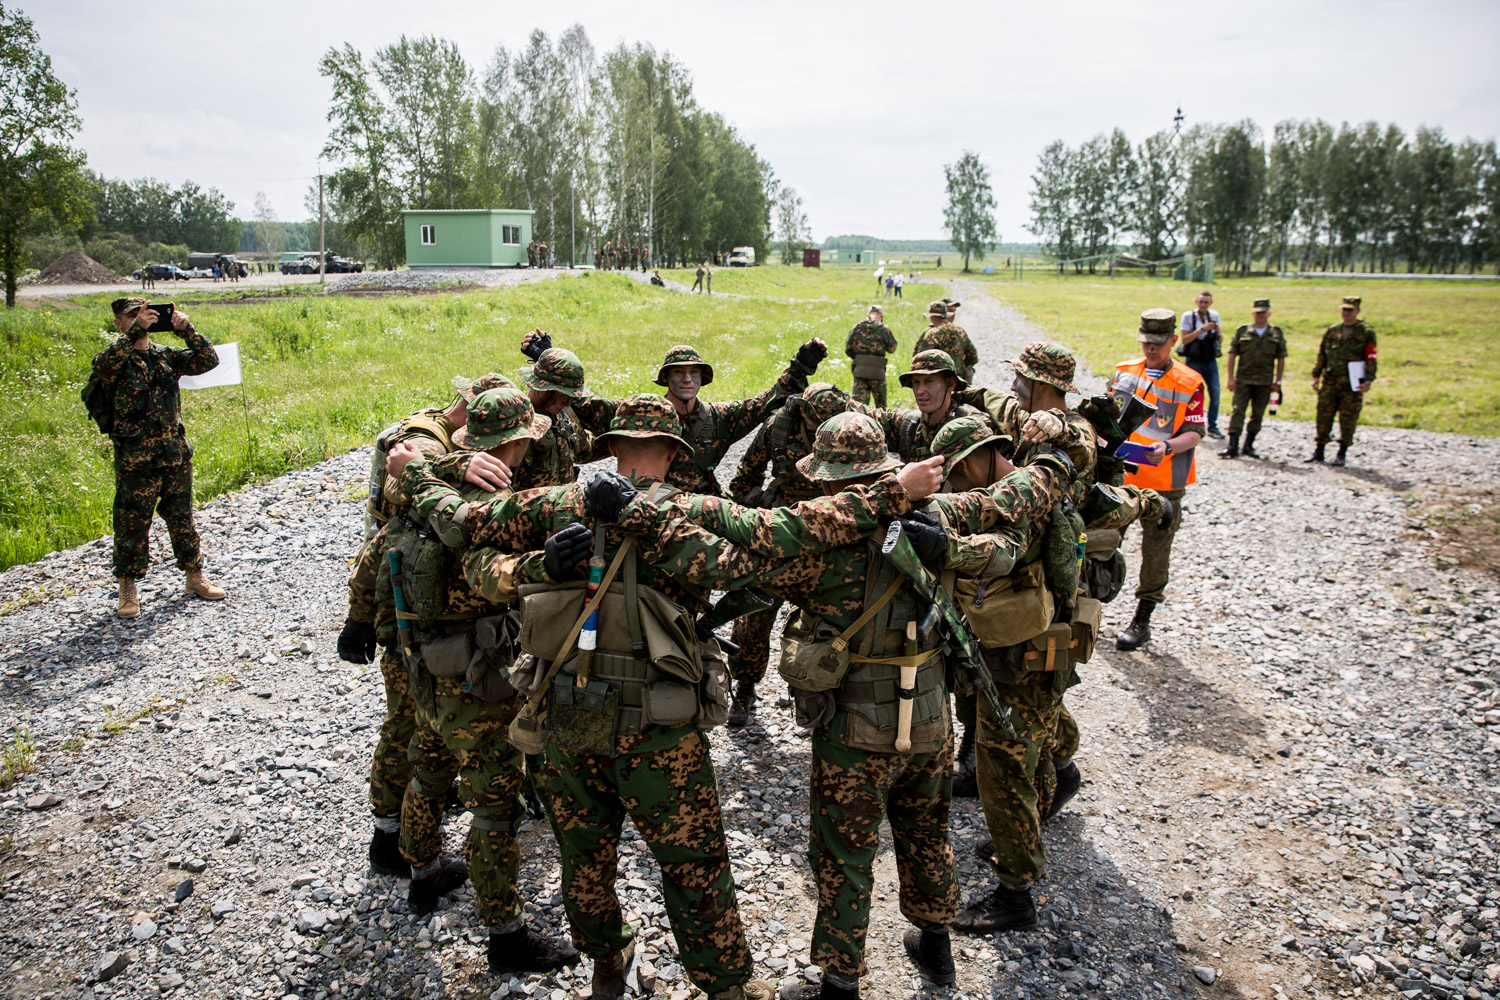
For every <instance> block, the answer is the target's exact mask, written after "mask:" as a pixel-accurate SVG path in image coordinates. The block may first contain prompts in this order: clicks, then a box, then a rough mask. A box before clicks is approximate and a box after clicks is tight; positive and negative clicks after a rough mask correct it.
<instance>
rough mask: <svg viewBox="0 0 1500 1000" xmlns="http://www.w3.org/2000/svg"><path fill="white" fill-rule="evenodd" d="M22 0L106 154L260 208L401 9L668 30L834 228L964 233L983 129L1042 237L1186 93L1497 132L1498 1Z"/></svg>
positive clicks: (613, 39)
mask: <svg viewBox="0 0 1500 1000" xmlns="http://www.w3.org/2000/svg"><path fill="white" fill-rule="evenodd" d="M16 6H19V7H20V8H21V9H22V10H23V11H25V12H26V13H27V14H28V15H29V16H30V17H31V18H32V19H33V20H34V21H35V23H36V26H37V29H38V31H39V32H40V33H41V40H42V47H43V50H44V51H46V52H47V53H48V54H49V55H51V56H52V59H53V65H54V68H55V71H56V72H57V73H58V74H59V75H60V76H61V77H62V79H63V80H65V81H66V82H67V83H68V84H69V85H70V86H72V87H74V88H76V90H77V92H78V104H79V111H80V113H81V114H82V117H83V131H82V133H81V135H80V136H79V141H80V144H81V145H82V147H83V148H84V149H85V150H86V151H87V152H88V157H89V163H90V165H91V166H92V167H93V168H94V169H95V170H99V171H101V172H102V173H104V174H105V175H106V176H111V177H124V178H134V177H143V176H152V177H156V178H159V179H161V180H164V181H169V182H172V183H174V184H175V183H177V182H180V181H183V180H187V179H192V180H194V181H197V182H199V183H200V184H202V185H204V186H210V185H211V186H213V187H217V188H218V189H219V190H221V191H223V192H224V193H225V194H227V195H228V196H229V197H230V198H231V199H232V200H233V201H234V202H235V206H236V211H237V213H238V214H240V215H241V216H242V217H248V216H249V215H250V214H251V213H252V211H253V208H254V203H255V194H256V192H257V191H265V192H266V193H267V195H269V197H270V199H271V202H272V205H273V206H274V207H275V209H276V212H277V213H278V215H279V217H281V218H283V219H301V218H304V217H305V215H306V213H305V210H304V208H303V195H304V193H305V192H306V190H307V185H308V182H309V180H310V179H311V178H313V177H314V176H315V175H316V173H317V171H318V152H319V150H320V148H321V147H322V144H323V139H324V136H325V134H326V130H327V123H326V121H325V118H324V115H325V110H326V106H327V102H328V99H329V90H328V86H327V84H326V82H325V81H324V80H323V79H322V78H321V77H320V76H319V75H318V72H317V63H318V59H319V57H320V55H321V54H322V53H323V52H324V51H326V50H327V49H328V48H329V47H330V46H334V45H341V44H342V43H344V42H350V43H352V44H353V45H354V46H355V47H356V48H359V49H360V50H361V51H363V52H364V53H365V54H366V55H367V56H368V55H369V54H371V53H372V52H373V51H374V50H375V49H376V48H377V47H379V46H381V45H384V44H387V43H389V42H391V41H394V40H395V39H396V38H397V37H398V36H399V35H400V34H402V33H403V32H404V33H406V34H408V35H412V36H415V35H422V34H435V35H440V36H443V37H446V38H450V39H452V40H454V41H455V42H457V43H458V45H459V48H460V49H461V50H462V51H463V53H464V56H465V57H466V58H467V59H468V60H469V62H470V64H471V65H472V66H473V67H475V69H476V71H482V69H483V67H484V66H485V64H487V63H488V62H489V60H490V58H491V56H492V54H493V53H494V51H495V48H496V46H497V45H504V46H506V47H507V48H509V49H511V50H515V49H516V48H519V47H520V46H521V45H522V44H524V42H525V39H526V37H527V35H529V33H530V32H531V30H532V29H533V28H540V29H542V30H543V31H545V32H547V33H548V34H549V35H551V36H552V37H554V38H555V37H556V36H557V35H558V34H560V33H561V32H562V31H563V30H564V29H565V28H566V27H567V26H568V25H570V24H572V23H574V22H579V23H582V24H583V25H584V27H585V29H587V31H588V34H589V37H590V38H591V39H592V41H593V43H594V46H595V48H596V49H598V50H599V52H600V53H601V54H602V53H603V52H604V51H605V50H607V49H609V48H613V47H614V46H615V45H617V44H618V43H620V42H621V41H629V42H636V41H642V42H648V43H650V44H652V45H654V46H655V47H656V48H657V49H658V50H666V51H668V52H670V53H671V54H672V55H674V56H675V57H677V58H678V59H679V60H680V61H681V62H682V63H684V64H685V65H686V66H687V67H688V68H689V70H690V71H691V73H692V76H693V80H694V84H695V92H696V94H697V97H698V100H699V102H700V103H701V104H702V105H703V106H704V107H706V108H709V109H712V110H714V111H718V112H719V113H721V114H723V115H724V116H725V118H727V119H728V120H729V121H730V122H732V123H734V124H735V125H736V126H737V127H738V128H739V130H740V132H741V134H742V135H743V136H744V137H745V138H746V139H748V140H749V141H750V142H752V143H754V144H755V146H756V147H757V148H758V149H759V151H760V153H761V155H762V156H764V157H765V158H766V159H767V160H768V161H769V162H770V163H771V165H772V167H773V168H774V169H775V171H776V174H777V176H778V177H780V178H781V179H782V181H783V182H785V183H787V184H790V185H792V186H793V187H795V188H796V189H797V190H798V191H799V192H800V193H801V194H802V196H803V199H804V202H805V204H806V207H807V211H808V215H809V218H810V220H811V223H812V228H813V235H814V236H815V237H816V238H817V239H819V240H821V239H823V238H825V237H827V236H829V235H833V234H838V233H868V234H871V235H875V236H881V237H886V238H901V237H905V238H936V237H939V236H942V235H943V232H942V209H943V200H944V194H943V164H945V163H952V162H954V161H955V160H957V158H958V156H959V155H960V153H961V152H962V151H963V150H965V149H972V150H974V151H975V152H977V153H978V154H979V155H980V157H981V158H982V159H983V160H984V162H985V163H986V164H987V165H988V166H989V168H990V175H991V181H992V183H993V185H994V189H995V198H996V201H997V202H998V207H997V212H996V215H997V221H998V223H999V228H1000V234H1001V237H1002V239H1006V240H1021V241H1029V240H1030V239H1031V236H1030V234H1029V233H1028V232H1027V231H1026V230H1025V226H1026V223H1027V221H1028V218H1029V212H1028V208H1027V202H1028V194H1029V189H1030V174H1031V171H1032V169H1033V167H1034V165H1035V162H1036V155H1037V153H1038V152H1040V151H1041V149H1042V147H1043V146H1045V145H1046V144H1047V143H1048V142H1050V141H1052V140H1053V139H1062V140H1064V141H1065V142H1067V143H1069V144H1074V143H1077V142H1080V141H1083V140H1086V139H1088V138H1089V137H1090V136H1093V135H1094V134H1096V133H1099V132H1107V131H1109V130H1110V129H1112V128H1114V127H1116V126H1118V127H1120V128H1123V129H1124V130H1125V132H1126V134H1127V135H1129V136H1130V138H1131V140H1132V141H1133V142H1139V141H1140V140H1141V139H1143V138H1145V136H1147V135H1149V134H1150V133H1151V132H1153V131H1155V130H1157V129H1159V128H1163V127H1170V126H1171V124H1172V116H1173V114H1174V113H1175V112H1176V109H1177V108H1178V106H1179V105H1180V106H1181V108H1182V111H1183V114H1184V116H1185V117H1186V122H1187V124H1188V125H1192V124H1193V123H1197V122H1227V121H1235V120H1239V119H1242V118H1251V119H1253V120H1254V121H1255V122H1257V123H1258V124H1259V125H1260V126H1261V127H1262V128H1263V129H1265V130H1266V131H1267V132H1269V131H1270V129H1271V127H1272V126H1273V125H1274V124H1275V123H1276V122H1277V121H1279V120H1281V119H1283V118H1315V117H1321V118H1324V119H1326V120H1328V121H1331V122H1334V123H1335V124H1337V123H1339V122H1342V121H1350V122H1360V121H1365V120H1370V119H1374V120H1377V121H1380V122H1382V123H1384V122H1390V121H1394V122H1395V123H1397V124H1398V125H1400V126H1402V127H1403V128H1405V129H1407V130H1408V131H1410V130H1412V129H1414V128H1415V127H1416V126H1418V125H1420V124H1427V125H1436V126H1441V127H1442V128H1443V129H1444V130H1445V131H1446V132H1447V133H1448V134H1449V135H1450V136H1452V137H1454V138H1462V137H1464V136H1474V137H1476V138H1481V139H1491V138H1494V137H1495V135H1496V133H1497V131H1500V100H1497V95H1500V60H1496V58H1495V50H1496V48H1497V46H1500V3H1496V2H1494V0H1488V2H1484V0H1476V2H1436V0H1423V2H1417V0H1399V2H1396V0H1391V2H1381V0H1360V2H1346V0H1338V2H1322V3H1315V2H1310V0H1302V2H1284V0H1262V2H1258V3H1246V2H1243V0H1241V2H1238V3H1233V4H1228V3H1214V2H1205V0H1199V2H1183V0H1154V2H1150V3H1147V2H1138V0H1111V2H1100V3H1076V4H1070V3H1062V2H1053V3H1035V2H1028V3H1024V4H1012V3H1002V2H989V3H943V2H932V0H927V2H922V3H914V2H906V3H885V2H869V3H860V4H852V3H832V2H828V0H821V2H808V0H801V2H795V3H783V2H779V0H754V2H745V3H740V4H725V3H718V2H713V0H710V2H707V3H699V4H696V5H689V4H666V5H659V4H641V3H638V2H624V3H621V2H610V3H596V2H593V0H575V2H572V3H565V4H564V3H549V4H518V3H496V2H494V0H488V2H471V0H443V2H441V3H418V4H413V3H410V2H394V0H344V2H314V3H306V2H301V3H290V2H283V0H259V2H254V3H235V4H217V3H211V2H208V3H191V2H189V3H173V4H166V5H163V4H140V3H120V2H103V0H95V2H84V0H47V2H45V3H42V2H38V0H20V2H19V3H18V4H16ZM494 207H510V206H494ZM515 207H524V206H515Z"/></svg>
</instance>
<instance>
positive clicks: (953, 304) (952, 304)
mask: <svg viewBox="0 0 1500 1000" xmlns="http://www.w3.org/2000/svg"><path fill="white" fill-rule="evenodd" d="M943 302H945V303H946V304H947V306H948V311H949V312H952V311H953V310H955V309H957V308H958V307H959V306H961V305H963V303H962V302H960V301H958V300H957V299H949V298H945V299H943Z"/></svg>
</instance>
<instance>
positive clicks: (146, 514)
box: [114, 462, 203, 580]
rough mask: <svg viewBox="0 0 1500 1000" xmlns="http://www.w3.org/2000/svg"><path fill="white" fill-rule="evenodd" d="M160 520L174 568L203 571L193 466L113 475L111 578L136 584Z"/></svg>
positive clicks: (158, 467) (147, 469)
mask: <svg viewBox="0 0 1500 1000" xmlns="http://www.w3.org/2000/svg"><path fill="white" fill-rule="evenodd" d="M158 513H159V514H161V519H162V520H163V521H166V522H167V534H168V535H169V536H170V537H171V539H172V555H174V556H176V557H177V568H178V569H181V570H195V569H202V568H203V555H202V553H200V552H199V551H198V529H197V528H195V527H194V526H193V463H192V462H183V463H181V464H180V465H159V466H153V467H151V468H146V469H131V470H128V471H127V470H124V469H116V470H115V503H114V522H115V523H114V528H115V567H114V569H115V576H128V577H130V578H132V579H135V580H139V579H140V578H141V577H143V576H145V575H146V567H147V566H148V565H150V563H151V518H152V516H153V515H154V514H158Z"/></svg>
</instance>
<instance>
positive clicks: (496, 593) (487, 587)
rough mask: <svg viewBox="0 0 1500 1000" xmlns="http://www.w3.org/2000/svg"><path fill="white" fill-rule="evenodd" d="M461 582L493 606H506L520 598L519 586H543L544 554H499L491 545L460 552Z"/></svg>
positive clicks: (544, 573)
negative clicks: (461, 553)
mask: <svg viewBox="0 0 1500 1000" xmlns="http://www.w3.org/2000/svg"><path fill="white" fill-rule="evenodd" d="M463 559H464V579H465V580H467V581H468V584H469V586H470V587H472V588H474V590H475V591H477V592H478V593H480V594H481V595H483V597H484V599H485V600H487V601H492V602H494V603H495V604H509V603H511V602H512V601H515V600H518V599H519V598H520V596H521V584H523V583H546V582H548V581H547V573H546V570H545V568H544V566H545V562H546V553H545V552H543V551H541V550H538V551H534V552H525V553H511V552H503V551H501V550H500V549H498V548H495V547H494V546H492V545H482V546H476V547H474V548H470V549H468V550H467V551H465V552H464V557H463Z"/></svg>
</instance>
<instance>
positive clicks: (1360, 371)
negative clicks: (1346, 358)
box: [1349, 361, 1365, 391]
mask: <svg viewBox="0 0 1500 1000" xmlns="http://www.w3.org/2000/svg"><path fill="white" fill-rule="evenodd" d="M1364 380H1365V363H1364V362H1363V361H1351V362H1349V388H1351V389H1354V390H1356V391H1357V390H1358V389H1359V384H1360V383H1361V382H1363V381H1364Z"/></svg>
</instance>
